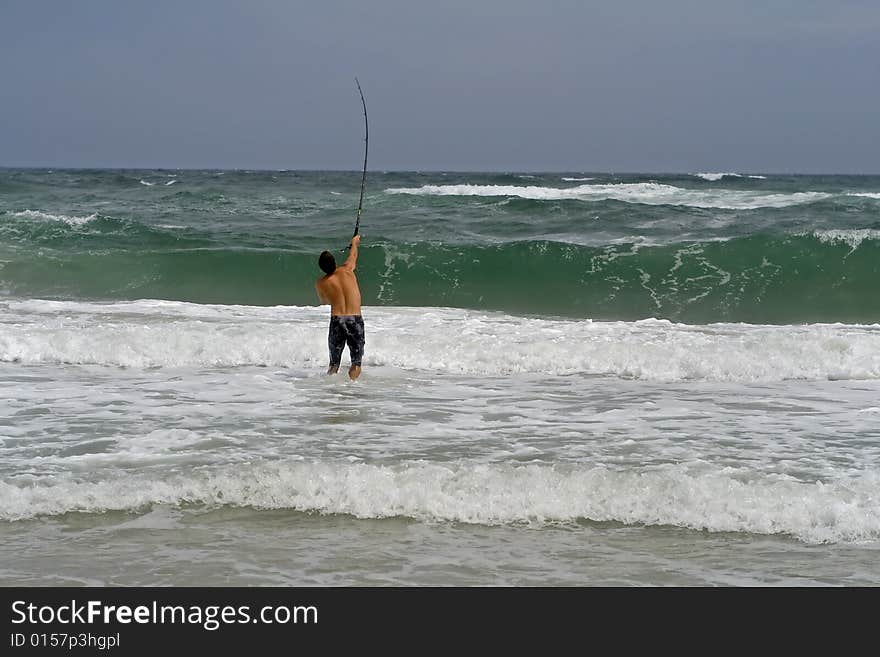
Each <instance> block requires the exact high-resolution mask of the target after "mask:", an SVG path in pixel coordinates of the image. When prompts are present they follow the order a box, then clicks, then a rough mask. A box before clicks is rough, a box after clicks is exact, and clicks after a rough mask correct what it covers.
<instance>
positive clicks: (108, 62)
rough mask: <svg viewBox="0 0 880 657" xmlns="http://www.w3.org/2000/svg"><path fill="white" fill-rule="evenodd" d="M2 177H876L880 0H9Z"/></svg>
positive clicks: (0, 33) (0, 94)
mask: <svg viewBox="0 0 880 657" xmlns="http://www.w3.org/2000/svg"><path fill="white" fill-rule="evenodd" d="M0 62H2V67H0V70H2V78H0V166H55V167H61V166H70V167H170V168H173V167H180V168H190V167H206V168H273V169H274V168H289V169H354V170H357V169H359V168H360V166H361V158H362V147H363V141H362V139H363V132H362V131H363V124H362V115H361V108H360V101H359V99H358V95H357V88H356V87H355V83H354V78H355V76H357V77H358V78H359V79H360V81H361V84H362V86H363V88H364V93H365V95H366V98H367V109H368V111H369V115H370V169H372V170H383V169H385V170H400V169H417V170H444V169H446V170H502V171H542V170H543V171H609V172H624V171H643V172H661V171H670V172H679V171H680V172H698V171H741V172H780V173H784V172H802V173H835V172H837V173H880V2H877V1H876V0H870V1H868V0H827V1H825V2H817V1H813V0H763V1H761V0H742V1H741V2H729V1H725V2H722V1H720V0H719V1H713V0H664V1H662V2H661V1H656V0H653V1H652V0H613V1H612V0H608V1H607V2H592V1H590V0H584V1H581V2H576V1H574V0H533V1H531V2H523V1H521V0H433V1H432V2H422V1H419V0H351V1H347V0H320V1H318V0H313V1H309V2H306V1H297V0H287V1H284V0H240V1H238V2H234V1H232V0H199V1H196V0H151V1H149V2H127V1H122V0H81V1H77V2H71V1H70V0H57V1H50V0H0Z"/></svg>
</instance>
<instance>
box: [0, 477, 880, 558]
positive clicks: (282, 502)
mask: <svg viewBox="0 0 880 657" xmlns="http://www.w3.org/2000/svg"><path fill="white" fill-rule="evenodd" d="M878 484H880V480H878V477H877V475H876V473H865V474H864V475H863V476H860V477H843V478H841V479H838V480H835V481H830V482H821V481H815V482H804V481H797V480H795V479H792V478H786V477H770V476H758V477H755V476H748V477H742V476H738V475H737V474H736V473H735V472H728V471H725V470H714V471H713V470H710V471H706V472H695V471H692V470H690V469H688V468H685V467H682V466H675V465H669V466H664V467H658V468H644V469H642V470H639V471H632V470H628V471H617V470H614V469H611V468H608V467H601V466H588V465H587V466H581V467H561V466H548V465H540V464H528V465H506V464H473V463H467V462H453V463H426V462H411V463H398V464H395V465H392V466H384V465H374V464H368V463H345V462H332V461H326V460H315V461H310V462H306V461H298V460H292V461H285V462H268V463H256V464H240V465H236V466H228V467H220V468H215V469H212V470H204V469H203V470H201V471H196V472H192V473H190V474H187V475H172V476H167V477H161V478H158V477H155V476H152V477H151V476H148V475H134V476H124V477H113V478H109V479H105V480H103V481H100V482H84V481H70V480H64V479H60V480H55V481H54V482H52V483H50V484H44V483H37V484H32V485H26V486H18V485H14V484H8V483H0V518H3V519H4V520H7V521H9V520H13V521H14V520H24V519H28V518H34V517H39V516H47V515H59V514H65V513H102V512H106V511H144V510H147V509H149V508H151V507H152V506H154V505H176V506H180V505H204V506H209V507H212V506H240V507H254V508H258V509H292V510H297V511H303V512H311V513H321V514H347V515H352V516H355V517H357V518H388V517H396V516H403V517H408V518H414V519H417V520H423V521H429V522H436V521H440V522H462V523H472V524H483V525H493V524H509V523H529V524H537V525H544V524H547V523H557V522H573V521H581V520H588V521H598V522H620V523H624V524H642V525H672V526H677V527H686V528H690V529H695V530H703V531H710V532H747V533H751V534H788V535H791V536H793V537H795V538H797V539H799V540H801V541H805V542H808V543H837V542H852V541H873V540H877V539H878V538H880V502H878V500H877V497H876V495H875V492H876V489H877V486H878Z"/></svg>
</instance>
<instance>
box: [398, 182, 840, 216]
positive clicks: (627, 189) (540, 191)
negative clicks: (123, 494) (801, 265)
mask: <svg viewBox="0 0 880 657" xmlns="http://www.w3.org/2000/svg"><path fill="white" fill-rule="evenodd" d="M385 192H386V193H388V194H413V195H420V196H513V197H519V198H527V199H534V200H544V201H558V200H579V201H606V200H613V201H622V202H625V203H640V204H646V205H683V206H689V207H695V208H719V209H729V210H748V209H755V208H784V207H788V206H791V205H799V204H803V203H813V202H815V201H820V200H822V199H826V198H829V197H830V196H831V195H830V194H826V193H824V192H794V193H767V192H758V191H750V190H729V189H705V190H704V189H684V188H681V187H675V186H674V185H665V184H661V183H617V184H604V185H578V186H576V187H567V188H556V187H539V186H512V185H423V186H421V187H397V188H389V189H386V190H385Z"/></svg>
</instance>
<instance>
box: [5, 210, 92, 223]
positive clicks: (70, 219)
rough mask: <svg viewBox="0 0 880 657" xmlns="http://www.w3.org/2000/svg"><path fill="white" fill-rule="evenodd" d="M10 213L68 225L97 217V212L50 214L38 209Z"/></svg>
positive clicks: (87, 221)
mask: <svg viewBox="0 0 880 657" xmlns="http://www.w3.org/2000/svg"><path fill="white" fill-rule="evenodd" d="M10 214H11V216H13V217H25V218H27V219H36V220H38V221H62V222H64V223H66V224H68V225H70V226H81V225H83V224H87V223H89V222H90V221H93V220H94V219H97V218H98V215H97V214H90V215H86V216H84V217H76V216H70V215H66V214H50V213H48V212H41V211H39V210H22V211H21V212H12V213H10Z"/></svg>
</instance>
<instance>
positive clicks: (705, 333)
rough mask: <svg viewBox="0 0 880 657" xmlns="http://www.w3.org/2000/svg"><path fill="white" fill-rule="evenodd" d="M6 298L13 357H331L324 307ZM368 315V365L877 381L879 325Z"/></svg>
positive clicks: (200, 362) (146, 361) (137, 363)
mask: <svg viewBox="0 0 880 657" xmlns="http://www.w3.org/2000/svg"><path fill="white" fill-rule="evenodd" d="M3 306H4V310H5V317H6V320H5V321H4V322H2V323H0V361H3V362H19V363H30V364H37V363H56V364H57V363H70V364H89V365H100V366H106V367H134V368H152V367H199V368H204V367H237V366H247V365H257V366H280V367H296V368H302V367H305V368H319V367H323V366H324V365H325V362H324V361H325V359H326V353H325V352H326V326H325V325H326V316H327V308H326V307H295V306H294V307H270V308H266V307H251V306H211V305H201V304H187V303H182V302H159V301H152V302H151V301H144V302H134V303H120V304H90V303H70V302H54V301H26V302H7V303H5V304H3ZM364 315H365V318H366V322H367V336H368V337H367V349H366V355H365V361H364V363H365V365H367V366H390V367H394V368H400V369H411V370H425V371H438V372H448V373H453V374H467V375H496V374H499V373H502V374H504V373H506V374H528V373H531V374H543V375H549V376H558V375H571V374H587V375H602V376H612V377H619V378H624V379H639V380H645V381H669V382H673V381H719V382H771V381H784V380H791V379H798V380H847V379H850V380H852V379H855V380H876V379H880V326H878V325H845V324H814V325H803V326H764V325H750V324H712V325H707V326H691V325H687V324H675V323H672V322H669V321H666V320H642V321H636V322H593V321H590V320H582V321H576V320H550V319H536V318H526V317H517V316H514V315H506V314H502V313H484V312H477V311H466V310H459V309H451V308H391V307H373V308H365V309H364ZM487 345H489V346H491V348H487Z"/></svg>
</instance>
